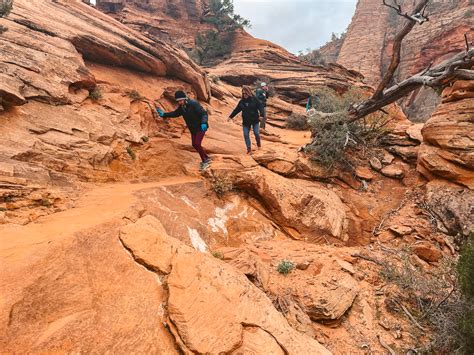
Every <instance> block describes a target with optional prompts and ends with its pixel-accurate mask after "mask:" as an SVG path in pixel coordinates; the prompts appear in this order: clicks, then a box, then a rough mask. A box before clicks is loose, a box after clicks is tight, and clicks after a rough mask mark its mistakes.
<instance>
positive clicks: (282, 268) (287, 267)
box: [277, 260, 295, 275]
mask: <svg viewBox="0 0 474 355" xmlns="http://www.w3.org/2000/svg"><path fill="white" fill-rule="evenodd" d="M294 268H295V265H294V264H293V263H292V262H291V261H287V260H282V261H280V263H279V264H278V266H277V271H278V272H279V273H280V274H283V275H288V274H289V273H290V272H291V271H292V270H293V269H294Z"/></svg>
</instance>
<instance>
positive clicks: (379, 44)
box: [337, 0, 474, 121]
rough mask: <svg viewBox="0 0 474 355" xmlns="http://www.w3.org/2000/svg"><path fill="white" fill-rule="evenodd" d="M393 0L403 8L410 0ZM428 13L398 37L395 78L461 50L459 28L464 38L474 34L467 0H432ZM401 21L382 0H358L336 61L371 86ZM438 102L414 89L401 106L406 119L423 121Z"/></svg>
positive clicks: (388, 55) (387, 58)
mask: <svg viewBox="0 0 474 355" xmlns="http://www.w3.org/2000/svg"><path fill="white" fill-rule="evenodd" d="M399 3H400V4H401V5H402V8H403V10H404V11H406V12H409V11H410V9H411V8H413V2H412V1H399ZM428 14H429V18H430V21H428V22H426V23H424V24H423V25H421V26H419V25H417V26H415V28H414V29H413V31H412V32H411V33H410V34H408V36H407V37H406V38H405V40H404V42H403V46H402V53H401V63H400V66H399V69H398V71H397V73H396V75H395V80H396V81H397V82H400V81H401V80H404V79H406V78H407V77H409V76H410V75H413V74H415V73H417V72H419V71H421V70H422V69H423V68H426V67H427V66H428V65H430V63H433V64H437V63H439V62H440V61H442V60H444V59H446V58H447V57H449V56H452V55H453V54H454V53H458V52H460V51H462V50H464V49H465V44H464V34H465V33H466V34H467V35H468V37H469V38H473V36H474V29H473V27H472V17H473V15H474V4H473V3H472V1H470V0H454V1H443V0H438V1H432V2H430V5H429V7H428ZM404 23H405V20H404V19H403V18H402V17H400V16H398V15H397V14H396V13H395V11H394V10H392V9H389V8H388V7H386V6H383V5H382V1H378V0H360V1H359V2H358V4H357V8H356V13H355V15H354V17H353V19H352V22H351V24H350V26H349V30H348V32H347V35H346V37H345V40H344V44H343V45H342V48H341V51H340V54H339V57H338V61H337V62H338V63H339V64H341V65H343V66H345V67H346V68H349V69H353V70H357V71H359V72H361V73H362V74H363V75H364V76H365V77H366V80H367V82H368V83H369V84H371V85H376V84H377V83H378V82H379V80H380V78H381V76H382V75H383V73H384V72H385V70H386V68H387V67H388V65H389V63H390V58H391V53H392V52H391V45H392V41H393V37H394V36H395V35H396V33H397V31H399V29H400V28H401V27H402V26H403V25H404ZM368 24H370V25H368ZM438 103H439V99H438V98H437V96H436V95H435V94H434V93H433V92H432V91H429V90H420V91H418V92H416V93H414V94H413V95H411V97H409V98H407V99H406V100H405V101H404V102H403V107H404V108H406V112H407V113H408V115H409V116H410V118H412V119H414V120H420V121H426V119H427V118H428V117H429V116H430V114H431V113H432V112H433V110H434V108H435V107H436V105H437V104H438ZM409 106H411V108H410V107H409Z"/></svg>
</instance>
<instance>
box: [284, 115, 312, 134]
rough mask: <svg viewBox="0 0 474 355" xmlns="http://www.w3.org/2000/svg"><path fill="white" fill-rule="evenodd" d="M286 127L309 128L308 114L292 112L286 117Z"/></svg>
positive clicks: (294, 128) (302, 129)
mask: <svg viewBox="0 0 474 355" xmlns="http://www.w3.org/2000/svg"><path fill="white" fill-rule="evenodd" d="M286 128H289V129H293V130H295V131H306V130H308V129H309V124H308V117H307V116H306V115H300V114H297V113H292V114H291V115H290V116H288V118H287V119H286Z"/></svg>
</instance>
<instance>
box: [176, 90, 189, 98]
mask: <svg viewBox="0 0 474 355" xmlns="http://www.w3.org/2000/svg"><path fill="white" fill-rule="evenodd" d="M174 98H175V100H176V101H179V100H186V99H187V98H188V97H187V96H186V93H185V92H184V91H181V90H178V91H176V92H175V93H174Z"/></svg>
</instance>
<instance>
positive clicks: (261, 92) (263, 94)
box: [255, 83, 270, 131]
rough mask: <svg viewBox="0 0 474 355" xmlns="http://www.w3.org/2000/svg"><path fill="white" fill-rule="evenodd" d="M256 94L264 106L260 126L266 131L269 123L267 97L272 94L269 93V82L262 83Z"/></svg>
mask: <svg viewBox="0 0 474 355" xmlns="http://www.w3.org/2000/svg"><path fill="white" fill-rule="evenodd" d="M255 96H256V97H257V99H258V100H259V101H260V102H261V104H262V108H263V116H262V119H261V124H260V127H261V128H262V130H263V131H265V128H266V124H267V99H268V97H269V96H270V95H269V93H268V86H267V83H261V84H260V87H259V88H257V90H256V91H255Z"/></svg>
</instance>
